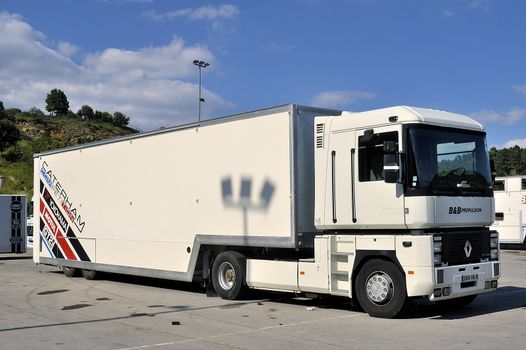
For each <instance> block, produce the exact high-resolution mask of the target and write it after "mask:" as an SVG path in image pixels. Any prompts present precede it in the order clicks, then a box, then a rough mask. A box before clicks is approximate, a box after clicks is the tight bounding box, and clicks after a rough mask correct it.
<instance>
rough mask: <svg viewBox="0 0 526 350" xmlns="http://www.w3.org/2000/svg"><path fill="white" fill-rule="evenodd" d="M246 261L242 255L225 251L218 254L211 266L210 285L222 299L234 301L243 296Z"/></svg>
mask: <svg viewBox="0 0 526 350" xmlns="http://www.w3.org/2000/svg"><path fill="white" fill-rule="evenodd" d="M245 274H246V259H245V257H244V256H243V255H241V254H239V253H237V252H233V251H226V252H222V253H220V254H219V255H218V256H217V257H216V258H215V260H214V263H213V264H212V285H213V287H214V290H215V291H216V293H217V295H219V296H220V297H221V298H222V299H226V300H234V299H238V298H240V297H241V296H242V295H243V292H244V290H245V289H246V287H245Z"/></svg>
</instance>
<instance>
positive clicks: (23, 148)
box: [0, 90, 137, 199]
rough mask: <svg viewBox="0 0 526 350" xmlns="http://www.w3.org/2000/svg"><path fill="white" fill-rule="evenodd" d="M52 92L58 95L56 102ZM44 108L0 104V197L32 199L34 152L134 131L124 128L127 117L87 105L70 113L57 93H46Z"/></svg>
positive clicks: (65, 103)
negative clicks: (12, 196) (7, 195)
mask: <svg viewBox="0 0 526 350" xmlns="http://www.w3.org/2000/svg"><path fill="white" fill-rule="evenodd" d="M53 91H58V92H59V93H58V95H59V96H58V99H57V100H56V101H52V99H53V98H55V97H56V95H55V97H53V96H54V95H53ZM62 95H63V96H62ZM50 96H51V97H52V98H51V101H50ZM57 107H58V108H57ZM46 109H47V111H48V112H49V113H47V114H46V113H44V112H43V111H41V110H40V109H38V108H35V107H33V108H31V109H29V110H27V111H22V110H20V109H17V108H7V109H6V108H4V105H3V103H2V102H1V101H0V177H1V178H0V181H2V180H3V182H4V186H3V187H1V188H0V194H12V193H16V194H25V195H27V196H28V199H29V198H31V197H32V194H33V155H34V154H35V153H41V152H45V151H49V150H53V149H57V148H63V147H68V146H74V145H80V144H84V143H88V142H93V141H99V140H104V139H109V138H113V137H117V136H122V135H128V134H132V133H136V132H137V130H134V129H132V128H130V127H128V126H127V125H128V121H129V118H128V117H126V115H125V114H123V113H121V112H114V113H113V114H110V113H108V112H101V111H97V110H95V111H94V110H93V109H92V108H91V107H90V106H88V105H84V106H82V108H81V109H79V111H78V112H77V113H74V112H72V111H71V110H69V103H67V98H66V96H65V95H64V94H63V92H61V91H60V90H52V91H51V92H50V94H48V98H47V99H46Z"/></svg>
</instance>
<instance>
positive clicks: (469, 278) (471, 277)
mask: <svg viewBox="0 0 526 350" xmlns="http://www.w3.org/2000/svg"><path fill="white" fill-rule="evenodd" d="M478 279H479V275H477V274H475V275H462V276H461V281H462V282H471V281H476V280H478Z"/></svg>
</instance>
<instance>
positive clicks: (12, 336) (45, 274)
mask: <svg viewBox="0 0 526 350" xmlns="http://www.w3.org/2000/svg"><path fill="white" fill-rule="evenodd" d="M16 257H17V256H14V257H13V256H12V255H11V256H4V257H2V256H0V298H1V302H0V348H2V349H90V350H94V349H210V348H216V349H272V350H276V349H316V350H322V349H390V348H392V349H412V350H417V349H421V348H423V347H425V348H426V349H448V350H450V349H467V348H473V349H477V350H478V349H497V348H498V349H525V348H526V252H517V251H506V252H503V254H502V272H503V274H504V277H503V278H501V280H500V288H499V289H498V290H497V291H496V292H494V293H492V294H488V295H484V296H480V297H479V298H478V299H477V300H476V301H475V302H474V303H473V304H471V305H470V306H468V307H466V308H464V309H462V310H456V311H455V310H442V309H440V308H439V307H437V306H434V305H424V306H421V307H420V308H418V309H414V310H412V311H411V312H410V313H409V314H408V315H407V316H406V317H405V318H403V319H396V320H382V319H374V318H371V317H369V316H368V315H366V314H364V313H362V312H360V311H359V310H356V309H352V308H351V307H350V305H349V303H348V300H346V299H339V298H330V299H326V300H321V301H312V300H310V299H297V298H292V297H290V296H286V295H283V294H269V293H257V294H254V295H252V296H251V298H250V299H248V300H244V301H235V302H229V301H224V300H221V299H219V298H217V297H206V296H205V295H204V294H203V290H202V289H201V288H199V287H198V286H195V285H192V284H185V283H175V282H169V281H162V280H155V279H144V278H132V277H126V276H119V275H111V276H107V278H106V279H105V280H100V281H87V280H84V279H83V278H66V277H65V276H64V275H63V274H62V273H60V272H58V271H57V269H55V268H52V267H47V266H40V267H36V266H35V265H34V264H33V262H32V261H31V260H30V259H13V258H16ZM313 306H315V307H314V308H313Z"/></svg>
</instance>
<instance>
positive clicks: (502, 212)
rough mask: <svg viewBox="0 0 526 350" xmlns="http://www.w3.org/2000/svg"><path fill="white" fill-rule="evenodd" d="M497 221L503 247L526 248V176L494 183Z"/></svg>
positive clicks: (507, 177)
mask: <svg viewBox="0 0 526 350" xmlns="http://www.w3.org/2000/svg"><path fill="white" fill-rule="evenodd" d="M493 187H494V195H495V221H494V222H493V226H492V227H491V229H494V230H498V232H499V242H500V244H501V246H503V247H510V248H526V175H516V176H503V177H497V178H496V179H495V182H494V186H493Z"/></svg>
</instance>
